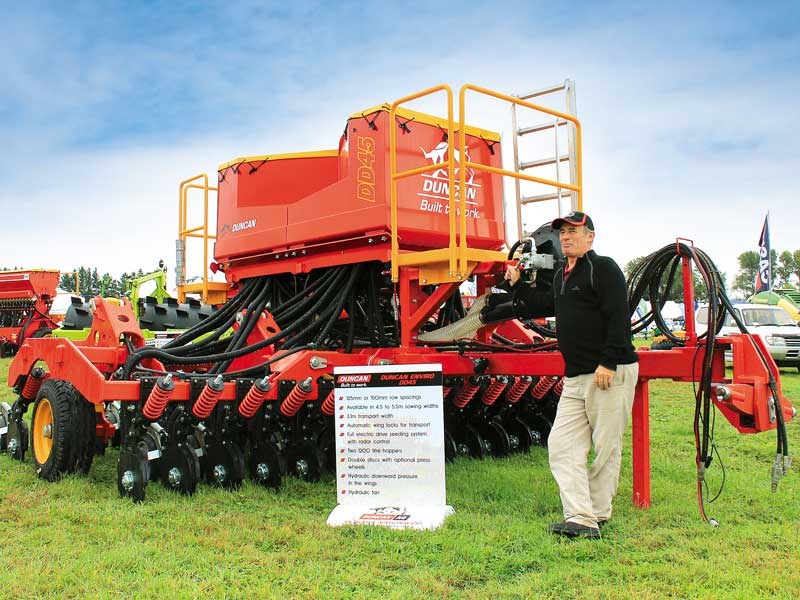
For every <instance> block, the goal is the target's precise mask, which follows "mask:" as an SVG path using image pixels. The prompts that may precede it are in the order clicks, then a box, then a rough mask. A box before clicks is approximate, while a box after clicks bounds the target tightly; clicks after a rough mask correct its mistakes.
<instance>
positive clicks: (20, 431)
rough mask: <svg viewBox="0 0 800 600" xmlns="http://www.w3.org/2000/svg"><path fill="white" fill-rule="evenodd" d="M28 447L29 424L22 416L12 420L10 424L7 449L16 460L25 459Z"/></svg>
mask: <svg viewBox="0 0 800 600" xmlns="http://www.w3.org/2000/svg"><path fill="white" fill-rule="evenodd" d="M27 449H28V424H27V423H26V422H25V421H23V420H22V419H21V418H20V419H19V420H18V421H16V420H13V419H12V420H11V422H10V423H9V424H8V435H7V437H6V451H7V452H8V455H9V456H10V457H11V458H13V459H14V460H19V461H23V460H25V452H26V451H27Z"/></svg>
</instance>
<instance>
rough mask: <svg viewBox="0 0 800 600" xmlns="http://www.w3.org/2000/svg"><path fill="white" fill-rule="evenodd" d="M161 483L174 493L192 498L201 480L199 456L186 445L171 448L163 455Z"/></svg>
mask: <svg viewBox="0 0 800 600" xmlns="http://www.w3.org/2000/svg"><path fill="white" fill-rule="evenodd" d="M160 466H161V483H162V484H164V487H165V488H167V489H168V490H171V491H173V492H178V493H180V494H183V495H185V496H191V495H192V494H194V492H195V490H196V489H197V481H198V479H199V478H200V463H199V462H198V460H197V455H196V454H195V453H194V450H192V449H191V448H190V447H189V446H187V445H186V444H175V445H172V446H169V447H168V448H167V449H166V450H164V452H163V453H162V454H161V464H160Z"/></svg>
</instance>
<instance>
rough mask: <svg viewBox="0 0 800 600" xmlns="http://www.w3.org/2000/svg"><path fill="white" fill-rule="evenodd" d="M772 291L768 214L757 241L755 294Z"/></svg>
mask: <svg viewBox="0 0 800 600" xmlns="http://www.w3.org/2000/svg"><path fill="white" fill-rule="evenodd" d="M771 289H772V267H771V264H770V249H769V213H767V216H766V217H764V226H763V227H762V228H761V237H760V238H759V239H758V275H756V294H758V293H759V292H768V291H770V290H771Z"/></svg>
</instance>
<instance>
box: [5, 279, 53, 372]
mask: <svg viewBox="0 0 800 600" xmlns="http://www.w3.org/2000/svg"><path fill="white" fill-rule="evenodd" d="M59 277H60V273H59V272H58V271H45V270H41V269H34V270H30V271H3V272H0V357H2V356H6V355H7V354H9V355H10V354H13V353H14V352H16V350H17V348H18V347H19V345H20V344H21V343H22V342H23V341H24V340H25V339H26V338H29V337H40V336H42V335H44V334H45V333H50V331H51V330H52V329H54V328H56V327H57V324H56V323H55V322H54V321H53V319H51V318H50V316H49V314H48V313H49V311H50V306H51V305H52V303H53V299H54V298H55V296H56V287H57V286H58V280H59Z"/></svg>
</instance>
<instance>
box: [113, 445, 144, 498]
mask: <svg viewBox="0 0 800 600" xmlns="http://www.w3.org/2000/svg"><path fill="white" fill-rule="evenodd" d="M149 476H150V467H149V465H148V464H147V459H145V458H143V457H141V456H140V455H139V452H136V451H131V450H125V451H123V452H120V455H119V459H118V460H117V489H118V490H119V495H120V496H122V497H123V498H130V499H131V500H133V501H134V502H142V501H143V500H144V491H145V488H146V487H147V482H148V481H149Z"/></svg>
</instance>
